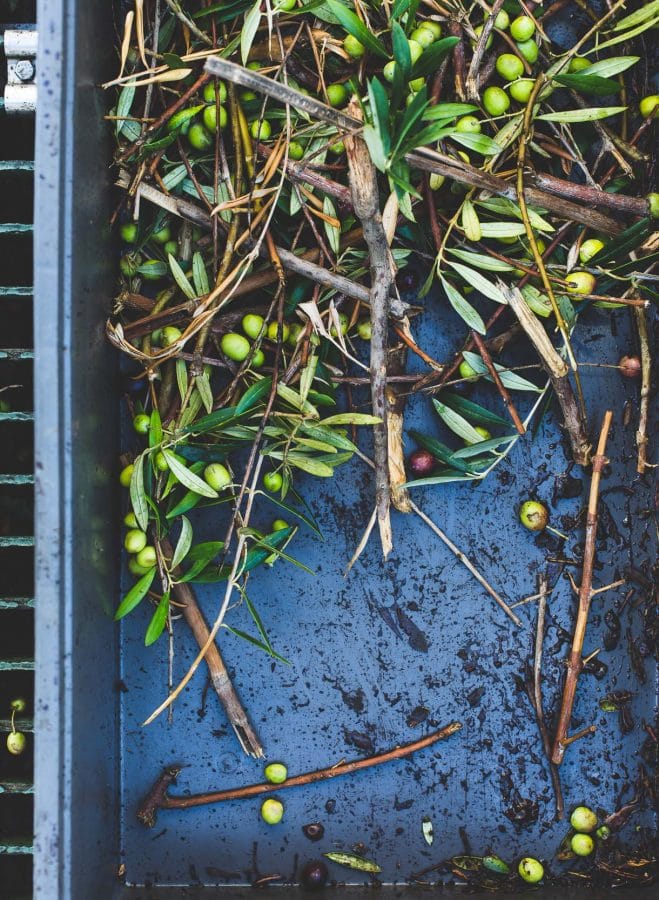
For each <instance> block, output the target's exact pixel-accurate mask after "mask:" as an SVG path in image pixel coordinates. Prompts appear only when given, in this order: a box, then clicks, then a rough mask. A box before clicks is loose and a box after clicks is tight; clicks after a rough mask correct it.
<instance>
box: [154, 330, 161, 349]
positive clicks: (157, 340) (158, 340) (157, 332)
mask: <svg viewBox="0 0 659 900" xmlns="http://www.w3.org/2000/svg"><path fill="white" fill-rule="evenodd" d="M161 342H162V328H156V330H155V331H152V332H151V343H152V344H157V345H158V346H159V347H160V344H161Z"/></svg>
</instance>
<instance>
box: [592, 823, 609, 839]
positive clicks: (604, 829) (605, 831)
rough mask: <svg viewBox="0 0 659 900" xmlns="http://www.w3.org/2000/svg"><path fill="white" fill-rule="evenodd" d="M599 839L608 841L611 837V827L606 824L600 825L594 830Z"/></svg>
mask: <svg viewBox="0 0 659 900" xmlns="http://www.w3.org/2000/svg"><path fill="white" fill-rule="evenodd" d="M595 834H596V835H597V837H598V838H599V839H600V841H608V839H609V838H610V837H611V829H610V828H609V827H608V825H600V827H599V828H598V829H597V831H596V832H595Z"/></svg>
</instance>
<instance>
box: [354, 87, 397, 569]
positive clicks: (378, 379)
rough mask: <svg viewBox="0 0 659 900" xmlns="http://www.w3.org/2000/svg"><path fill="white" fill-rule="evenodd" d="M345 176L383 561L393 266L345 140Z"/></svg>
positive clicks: (360, 160)
mask: <svg viewBox="0 0 659 900" xmlns="http://www.w3.org/2000/svg"><path fill="white" fill-rule="evenodd" d="M348 109H349V110H350V111H351V112H352V113H353V115H355V116H357V115H359V112H360V110H359V105H358V103H357V101H356V100H352V101H351V103H350V106H349V107H348ZM345 145H346V153H347V156H348V176H349V180H350V190H351V192H352V205H353V207H354V210H355V215H356V216H357V218H358V219H359V220H360V222H361V223H362V228H363V230H364V240H365V242H366V246H367V247H368V250H369V256H370V260H369V261H370V271H371V288H370V291H369V296H370V303H371V327H372V336H371V359H370V374H371V406H372V409H373V415H374V416H377V417H378V419H380V422H379V424H377V425H374V426H373V456H374V459H375V503H376V507H377V511H378V528H379V530H380V541H381V543H382V553H383V555H384V557H385V559H386V558H387V556H388V555H389V553H390V552H391V550H392V548H393V540H392V534H391V517H390V511H389V506H390V503H391V487H390V484H389V466H388V445H387V402H386V397H385V389H386V386H387V330H388V322H389V291H390V289H391V285H392V283H393V261H392V258H391V255H390V253H389V245H388V243H387V236H386V234H385V231H384V226H383V224H382V216H381V215H380V208H379V190H378V183H377V178H376V175H375V166H374V165H373V163H372V161H371V156H370V153H369V151H368V147H367V146H366V143H365V142H364V140H363V139H362V138H361V137H359V136H357V135H355V134H349V135H346V139H345Z"/></svg>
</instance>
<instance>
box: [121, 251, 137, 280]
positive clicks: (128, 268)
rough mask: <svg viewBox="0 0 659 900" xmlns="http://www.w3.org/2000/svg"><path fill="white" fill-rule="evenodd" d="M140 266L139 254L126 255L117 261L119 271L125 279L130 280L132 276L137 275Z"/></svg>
mask: <svg viewBox="0 0 659 900" xmlns="http://www.w3.org/2000/svg"><path fill="white" fill-rule="evenodd" d="M141 264H142V257H141V256H140V255H139V253H126V254H125V255H124V256H122V257H121V259H120V260H119V269H120V270H121V274H122V275H125V276H126V278H132V277H133V276H134V275H137V270H138V269H139V267H140V265H141Z"/></svg>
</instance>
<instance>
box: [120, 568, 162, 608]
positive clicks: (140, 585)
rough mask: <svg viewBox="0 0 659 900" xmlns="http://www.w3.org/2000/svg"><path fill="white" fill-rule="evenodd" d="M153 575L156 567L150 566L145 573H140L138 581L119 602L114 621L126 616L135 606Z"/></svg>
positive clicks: (147, 589) (140, 599) (145, 591)
mask: <svg viewBox="0 0 659 900" xmlns="http://www.w3.org/2000/svg"><path fill="white" fill-rule="evenodd" d="M155 577H156V567H155V566H152V567H151V568H150V569H149V571H148V572H147V573H146V574H145V575H142V577H141V578H140V580H139V581H136V582H135V584H134V585H133V586H132V588H131V589H130V590H129V591H128V593H127V594H126V596H125V597H124V599H123V600H122V601H121V603H120V604H119V608H118V609H117V611H116V613H115V614H114V620H115V622H118V621H119V619H123V617H124V616H127V615H128V613H129V612H132V611H133V610H134V609H135V607H136V606H137V605H138V604H139V603H140V602H141V601H142V600H143V599H144V598H145V597H146V595H147V594H148V593H149V588H150V587H151V584H152V583H153V579H154V578H155Z"/></svg>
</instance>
